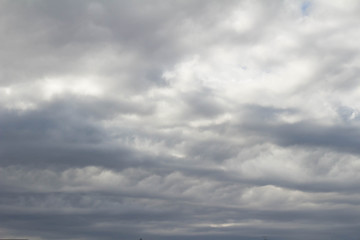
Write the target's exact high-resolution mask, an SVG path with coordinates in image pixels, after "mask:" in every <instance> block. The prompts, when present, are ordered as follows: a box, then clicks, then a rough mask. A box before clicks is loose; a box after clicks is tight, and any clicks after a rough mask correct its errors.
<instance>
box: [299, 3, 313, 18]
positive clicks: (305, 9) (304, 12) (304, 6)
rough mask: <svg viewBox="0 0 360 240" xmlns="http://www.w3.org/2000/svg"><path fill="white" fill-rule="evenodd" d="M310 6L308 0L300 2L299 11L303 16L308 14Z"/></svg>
mask: <svg viewBox="0 0 360 240" xmlns="http://www.w3.org/2000/svg"><path fill="white" fill-rule="evenodd" d="M310 7H311V2H310V1H305V2H303V3H302V4H301V13H302V15H303V16H307V15H309V12H310Z"/></svg>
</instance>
